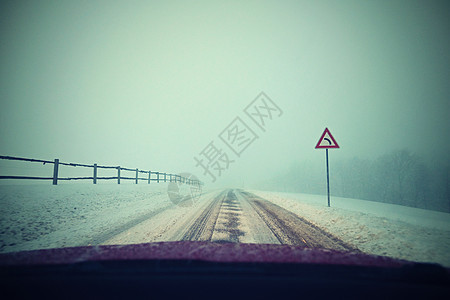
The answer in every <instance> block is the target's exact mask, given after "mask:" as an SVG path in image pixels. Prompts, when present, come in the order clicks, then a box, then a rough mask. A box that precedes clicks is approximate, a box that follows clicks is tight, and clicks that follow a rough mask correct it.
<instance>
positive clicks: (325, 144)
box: [316, 128, 339, 149]
mask: <svg viewBox="0 0 450 300" xmlns="http://www.w3.org/2000/svg"><path fill="white" fill-rule="evenodd" d="M328 148H339V145H338V143H337V142H336V140H335V139H334V137H333V136H332V135H331V133H330V131H329V130H328V128H325V131H324V132H323V133H322V136H321V137H320V139H319V142H317V145H316V149H328Z"/></svg>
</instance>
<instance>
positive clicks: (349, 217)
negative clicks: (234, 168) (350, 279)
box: [251, 191, 450, 267]
mask: <svg viewBox="0 0 450 300" xmlns="http://www.w3.org/2000/svg"><path fill="white" fill-rule="evenodd" d="M251 192H252V193H254V194H256V195H258V196H260V197H263V198H265V199H268V200H270V201H272V202H273V203H275V204H277V205H279V206H281V207H283V208H285V209H287V210H290V211H292V212H294V213H296V214H297V215H299V216H302V217H304V218H306V219H308V220H309V221H311V222H313V223H315V224H316V225H318V226H319V227H321V228H323V229H325V230H326V231H328V232H330V233H332V234H334V235H335V236H337V237H339V238H341V239H342V240H344V241H345V242H348V243H350V244H352V245H354V246H356V247H357V248H358V249H360V250H362V251H364V252H366V253H370V254H375V255H383V256H390V257H395V258H400V259H406V260H412V261H418V262H431V263H439V264H442V265H444V266H447V267H450V214H449V213H444V212H437V211H430V210H424V209H419V208H412V207H406V206H400V205H395V204H387V203H378V202H373V201H365V200H358V199H349V198H339V197H331V207H327V198H326V196H319V195H308V194H291V193H274V192H263V191H251Z"/></svg>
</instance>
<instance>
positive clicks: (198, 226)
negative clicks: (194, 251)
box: [181, 190, 228, 241]
mask: <svg viewBox="0 0 450 300" xmlns="http://www.w3.org/2000/svg"><path fill="white" fill-rule="evenodd" d="M227 193H228V190H225V191H223V192H221V193H219V195H217V196H216V198H214V200H213V201H212V202H211V203H210V204H209V205H208V206H207V207H206V209H205V210H203V212H202V213H201V214H200V216H199V217H198V218H197V219H196V220H195V221H194V223H193V224H192V225H191V226H190V227H189V228H188V230H187V231H186V233H185V234H184V235H183V237H182V238H181V240H182V241H211V238H212V235H213V232H214V227H215V226H216V222H217V218H218V217H219V212H220V208H221V206H222V202H223V201H224V199H225V198H226V196H227Z"/></svg>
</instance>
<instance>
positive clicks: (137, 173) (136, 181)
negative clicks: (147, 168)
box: [136, 168, 139, 184]
mask: <svg viewBox="0 0 450 300" xmlns="http://www.w3.org/2000/svg"><path fill="white" fill-rule="evenodd" d="M138 173H139V171H138V169H137V168H136V184H138Z"/></svg>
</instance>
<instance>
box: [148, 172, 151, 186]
mask: <svg viewBox="0 0 450 300" xmlns="http://www.w3.org/2000/svg"><path fill="white" fill-rule="evenodd" d="M151 176H152V171H148V184H150V177H151Z"/></svg>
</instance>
